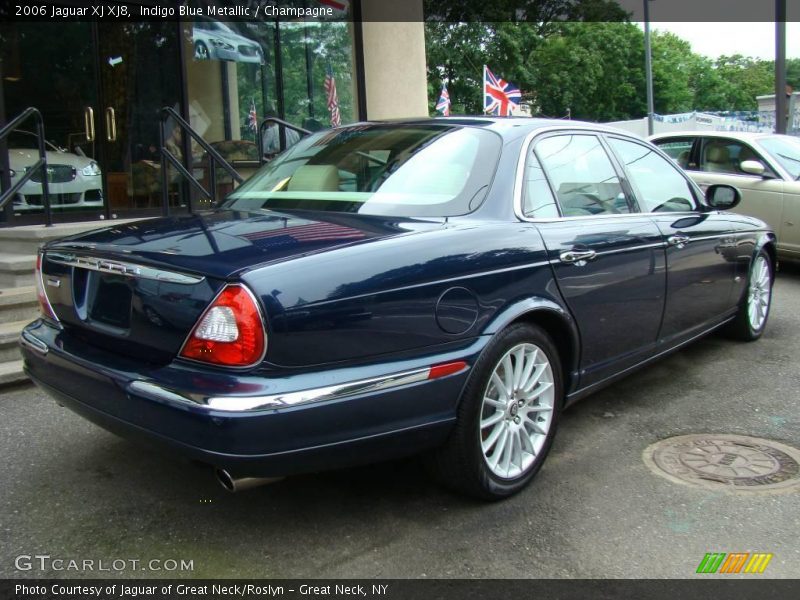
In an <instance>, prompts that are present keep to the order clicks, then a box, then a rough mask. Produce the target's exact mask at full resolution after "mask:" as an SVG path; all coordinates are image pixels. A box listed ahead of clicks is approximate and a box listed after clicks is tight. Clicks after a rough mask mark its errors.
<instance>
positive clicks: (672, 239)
mask: <svg viewBox="0 0 800 600" xmlns="http://www.w3.org/2000/svg"><path fill="white" fill-rule="evenodd" d="M691 239H692V238H690V237H689V236H688V235H686V234H685V233H676V234H675V235H671V236H669V237H668V238H667V243H668V244H669V245H670V246H675V247H676V248H684V247H685V246H686V244H688V243H689V242H690V241H691Z"/></svg>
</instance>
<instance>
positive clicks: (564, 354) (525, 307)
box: [484, 298, 580, 395]
mask: <svg viewBox="0 0 800 600" xmlns="http://www.w3.org/2000/svg"><path fill="white" fill-rule="evenodd" d="M516 323H530V324H533V325H537V326H539V327H541V328H542V329H544V331H545V332H546V333H547V334H548V335H549V336H550V339H551V340H553V344H554V345H555V347H556V350H557V351H558V355H559V359H560V360H561V371H562V375H563V377H564V379H563V381H564V393H565V395H569V394H570V393H572V392H573V391H575V389H577V385H578V375H579V371H578V364H579V358H580V335H579V332H578V328H577V326H576V324H575V321H574V319H573V318H572V315H570V313H569V312H568V311H567V310H565V309H564V308H563V307H561V306H560V305H558V304H557V303H555V302H553V301H552V300H548V299H545V298H531V299H529V300H525V301H522V302H518V303H516V304H513V305H512V306H510V307H509V308H507V309H506V310H504V311H503V312H502V313H500V314H499V315H498V316H497V317H496V318H495V319H493V320H492V321H491V322H490V323H489V325H488V326H487V328H486V329H485V330H484V334H489V335H494V334H496V333H498V332H500V331H503V330H504V329H506V328H508V327H509V326H511V325H514V324H516Z"/></svg>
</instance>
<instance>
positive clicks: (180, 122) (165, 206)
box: [159, 106, 244, 216]
mask: <svg viewBox="0 0 800 600" xmlns="http://www.w3.org/2000/svg"><path fill="white" fill-rule="evenodd" d="M169 118H172V119H174V120H175V124H176V126H178V127H180V129H181V130H182V131H184V132H186V133H188V134H189V135H190V136H191V138H192V139H193V140H194V141H196V142H197V143H198V145H199V146H200V147H201V148H202V149H203V150H205V151H206V155H207V156H208V161H209V165H208V166H209V169H208V179H209V184H210V187H211V192H209V191H208V190H207V189H206V188H204V187H203V185H202V184H201V183H200V182H199V181H197V178H196V177H195V176H194V175H192V174H191V173H190V172H189V171H188V170H187V169H186V167H184V166H183V165H182V164H181V162H180V161H179V160H178V158H177V157H176V156H175V155H174V154H173V153H172V152H170V151H169V149H167V147H166V124H167V120H168V119H169ZM159 142H160V144H161V152H160V154H161V202H162V207H161V209H162V213H163V214H164V216H168V215H169V177H168V174H167V163H169V164H171V165H172V166H173V167H175V169H176V170H177V171H178V173H180V175H181V176H183V178H184V179H186V180H187V181H188V182H189V184H190V185H191V186H192V187H193V188H195V189H196V190H197V191H198V192H200V193H201V194H203V195H205V196H207V197H208V198H211V200H212V201H213V202H214V203H216V201H217V165H219V166H220V167H222V168H223V169H225V171H227V172H228V174H229V175H230V176H231V177H232V178H233V179H234V180H235V181H236V182H237V183H242V181H244V178H243V177H242V176H241V175H239V172H238V171H237V170H236V169H234V168H233V167H232V166H231V165H230V163H229V162H228V161H226V160H225V159H224V158H223V157H222V155H221V154H220V153H219V152H217V151H216V150H215V149H214V148H212V147H211V145H210V144H209V143H208V142H207V141H205V140H204V139H203V138H202V136H201V135H200V134H199V133H197V132H196V131H195V130H194V129H192V126H191V125H190V124H189V123H187V122H186V120H184V119H183V117H181V116H180V115H179V114H178V113H177V112H176V111H175V109H173V108H171V107H169V106H165V107H164V108H162V109H161V122H160V124H159ZM191 212H192V199H191V196H190V197H189V213H190V214H191Z"/></svg>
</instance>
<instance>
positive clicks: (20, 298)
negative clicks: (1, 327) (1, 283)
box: [0, 285, 39, 324]
mask: <svg viewBox="0 0 800 600" xmlns="http://www.w3.org/2000/svg"><path fill="white" fill-rule="evenodd" d="M38 315H39V302H38V301H37V300H36V287H35V286H33V285H28V286H24V287H17V288H3V289H0V324H2V323H13V322H15V321H24V320H27V321H33V320H34V319H35V318H36V317H37V316H38Z"/></svg>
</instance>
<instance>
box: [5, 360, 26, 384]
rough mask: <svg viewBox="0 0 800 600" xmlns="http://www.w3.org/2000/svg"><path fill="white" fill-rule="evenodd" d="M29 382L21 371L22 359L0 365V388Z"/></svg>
mask: <svg viewBox="0 0 800 600" xmlns="http://www.w3.org/2000/svg"><path fill="white" fill-rule="evenodd" d="M25 381H30V380H29V379H28V376H27V375H25V372H24V371H23V370H22V359H19V360H12V361H9V362H4V363H0V386H5V385H11V384H14V383H23V382H25Z"/></svg>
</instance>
